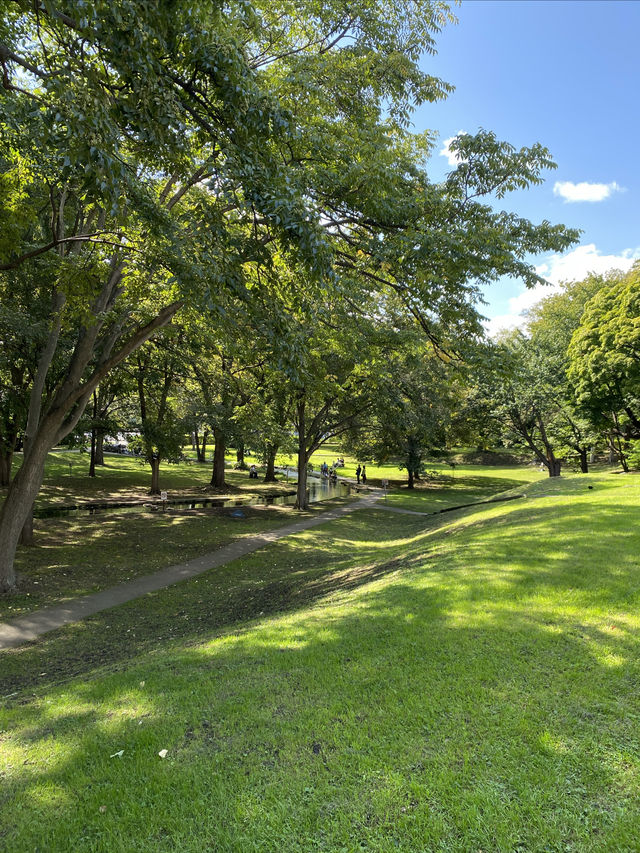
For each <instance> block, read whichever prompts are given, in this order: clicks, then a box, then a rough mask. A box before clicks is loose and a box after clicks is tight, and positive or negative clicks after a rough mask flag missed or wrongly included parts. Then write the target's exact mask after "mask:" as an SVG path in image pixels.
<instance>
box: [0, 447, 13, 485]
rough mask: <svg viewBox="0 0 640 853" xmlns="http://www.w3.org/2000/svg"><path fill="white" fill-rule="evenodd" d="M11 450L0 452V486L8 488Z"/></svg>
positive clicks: (11, 457) (11, 459)
mask: <svg viewBox="0 0 640 853" xmlns="http://www.w3.org/2000/svg"><path fill="white" fill-rule="evenodd" d="M12 461H13V450H11V451H8V450H0V486H8V485H9V483H10V482H11V463H12Z"/></svg>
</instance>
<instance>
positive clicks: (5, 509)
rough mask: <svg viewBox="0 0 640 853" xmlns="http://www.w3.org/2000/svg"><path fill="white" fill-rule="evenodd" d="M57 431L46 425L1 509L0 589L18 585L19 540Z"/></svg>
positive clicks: (27, 520)
mask: <svg viewBox="0 0 640 853" xmlns="http://www.w3.org/2000/svg"><path fill="white" fill-rule="evenodd" d="M55 434H56V431H55V430H51V429H46V428H44V427H43V429H42V430H41V431H40V434H39V435H38V436H37V437H36V440H35V441H34V442H33V443H32V445H31V450H30V452H29V454H28V455H26V454H25V458H24V459H23V461H22V465H21V466H20V468H19V469H18V471H17V473H16V475H15V477H14V478H13V480H12V481H11V484H10V485H9V491H8V492H7V498H6V500H5V502H4V504H3V505H2V508H1V509H0V592H8V591H10V590H12V589H15V585H16V575H15V568H14V560H15V556H16V549H17V547H18V540H19V539H20V534H21V531H22V529H23V526H24V525H25V522H26V523H27V526H29V519H31V518H32V512H33V502H34V501H35V499H36V497H37V495H38V491H39V489H40V484H41V482H42V478H43V475H44V463H45V460H46V458H47V453H48V451H49V447H50V446H53V444H54V437H55ZM32 524H33V522H32V521H31V525H32ZM32 529H33V528H32Z"/></svg>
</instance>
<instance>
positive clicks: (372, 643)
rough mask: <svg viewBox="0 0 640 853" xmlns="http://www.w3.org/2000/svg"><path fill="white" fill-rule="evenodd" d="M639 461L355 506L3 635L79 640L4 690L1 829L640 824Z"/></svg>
mask: <svg viewBox="0 0 640 853" xmlns="http://www.w3.org/2000/svg"><path fill="white" fill-rule="evenodd" d="M577 480H578V481H580V482H582V481H581V480H580V478H577ZM639 481H640V478H638V477H635V476H634V477H628V478H617V479H616V478H614V477H610V478H607V477H601V478H594V479H593V481H591V482H592V483H593V485H594V489H593V490H590V491H588V490H585V491H584V492H583V490H582V489H583V486H580V485H576V484H575V483H574V482H573V481H572V480H569V479H567V480H565V481H564V483H561V484H560V485H559V486H556V485H555V484H554V487H553V489H551V490H546V491H544V493H541V494H539V495H537V494H534V495H533V496H532V497H528V498H526V499H525V500H524V501H514V502H513V503H507V504H496V505H489V506H484V507H481V508H474V509H472V510H466V511H460V512H456V513H453V514H451V515H445V516H442V517H440V518H439V519H437V520H434V519H424V518H420V517H416V516H406V515H397V514H393V513H385V512H384V511H383V510H379V509H373V510H366V511H362V512H361V513H358V514H355V515H353V516H350V517H347V518H343V519H341V520H340V521H337V522H333V523H331V524H329V525H326V526H322V527H320V528H316V529H315V530H313V531H306V532H305V533H304V534H301V535H298V536H296V537H292V538H291V539H290V540H282V541H280V542H278V543H276V544H275V545H273V546H269V548H266V549H263V550H262V551H260V552H257V553H255V554H252V555H250V556H249V557H247V558H244V559H243V560H241V561H238V563H237V565H236V566H235V567H231V566H229V567H227V568H226V572H225V574H224V575H223V574H222V573H220V574H217V575H216V576H212V577H211V578H209V579H208V580H207V582H206V583H205V582H204V579H203V578H201V579H199V582H198V583H196V582H195V581H192V582H189V583H186V584H182V585H180V586H179V587H175V588H174V589H172V590H166V591H164V592H161V593H158V594H157V595H155V596H153V597H150V598H148V599H147V600H145V602H144V603H141V602H138V603H131V604H130V605H127V606H126V607H122V608H118V609H117V610H115V611H113V612H111V613H110V614H102V615H101V616H99V617H94V618H93V619H92V620H90V621H89V622H88V623H87V625H86V626H85V631H84V632H82V633H80V632H78V631H72V630H68V631H65V632H60V636H59V637H58V638H57V639H53V638H52V639H50V640H48V641H47V642H46V643H43V644H42V646H41V647H40V652H39V653H38V651H37V649H33V650H24V651H23V652H21V653H19V654H13V653H12V654H11V658H12V659H14V660H15V663H16V667H19V668H20V670H21V672H23V673H24V672H26V671H27V670H29V668H31V670H32V671H33V673H34V674H37V673H38V672H39V671H40V670H42V671H45V661H47V662H48V663H54V662H55V661H57V662H58V663H59V662H60V661H62V660H64V659H65V656H67V658H69V659H70V655H71V648H72V646H73V645H74V644H75V651H76V654H77V655H85V656H86V659H85V661H84V669H83V670H82V672H83V674H82V677H80V678H75V679H72V680H70V681H68V682H67V683H66V684H62V685H59V686H57V687H56V686H47V685H46V680H45V681H42V682H41V683H40V685H39V686H35V687H30V688H29V690H28V691H22V690H20V689H19V693H18V696H16V697H13V698H12V699H9V700H6V701H5V703H4V705H5V707H4V708H3V710H2V711H1V712H0V714H1V722H0V728H2V729H3V730H4V734H3V735H2V736H3V737H5V739H4V740H3V741H2V747H3V749H2V753H3V755H4V756H5V759H4V760H5V761H6V764H5V766H4V767H3V772H4V773H5V775H4V777H3V794H4V796H5V800H4V802H3V804H2V808H3V809H4V814H3V826H4V827H5V836H4V837H3V842H4V843H5V845H6V846H7V849H11V850H18V851H23V850H24V851H27V850H33V849H36V848H38V847H40V848H44V849H47V850H53V851H56V850H60V851H62V850H68V849H74V850H76V849H77V850H99V849H105V850H106V849H108V850H109V851H111V850H115V851H128V850H146V851H156V850H163V851H164V850H166V851H169V850H176V849H179V850H180V851H183V850H185V851H194V853H195V851H200V850H203V849H215V850H222V851H237V850H243V851H244V850H264V851H267V850H279V851H280V850H282V851H307V850H325V851H332V853H333V851H337V850H348V851H356V850H367V849H368V850H375V851H391V850H403V851H406V853H409V851H412V852H413V851H416V850H429V851H431V850H434V851H445V850H446V851H451V850H456V851H461V853H462V851H469V850H491V851H493V850H495V851H515V850H520V851H543V850H555V851H560V850H562V851H566V850H571V851H576V853H582V851H601V850H609V851H621V850H628V851H631V850H634V849H636V847H637V838H638V837H639V835H640V788H639V784H638V783H639V782H640V779H639V773H640V736H639V734H638V720H640V700H639V698H638V689H637V687H638V684H639V683H640V664H639V663H638V661H639V660H640V655H639V654H638V652H639V651H640V649H639V648H638V641H639V636H640V635H639V633H638V628H639V627H640V625H639V624H638V623H639V621H640V617H638V613H640V607H639V606H638V605H640V586H639V584H638V574H639V572H640V567H639V566H638V562H639V561H638V558H637V554H638V553H639V552H640V548H638V545H639V544H640V543H639V542H638V533H637V528H636V526H635V524H634V523H633V521H634V519H635V516H636V514H637V511H638V506H639V505H640V493H639V488H638V486H639ZM532 488H533V487H532ZM385 542H386V545H385ZM335 543H339V544H337V546H336V547H332V545H334V544H335ZM398 543H401V544H398ZM365 566H368V567H370V572H369V574H367V575H366V576H365V577H364V578H361V579H360V581H358V582H355V583H353V584H348V583H344V582H341V583H339V584H328V585H327V586H326V587H322V586H320V589H319V590H318V589H316V591H315V592H314V594H313V596H312V597H309V598H305V596H304V595H303V594H300V590H301V589H304V587H305V586H307V587H314V585H318V584H321V583H322V578H323V577H328V576H332V577H333V576H336V575H339V576H340V577H341V578H342V579H343V581H344V577H345V576H346V575H347V574H348V572H349V571H351V573H352V574H354V575H355V574H357V572H358V571H361V570H362V569H363V567H365ZM291 572H293V573H294V574H295V583H292V584H289V573H291ZM345 573H346V574H345ZM225 584H226V585H225ZM284 588H286V589H287V590H288V593H287V595H286V596H283V597H281V598H278V589H281V590H282V589H284ZM260 591H261V592H260ZM224 594H226V595H227V596H233V595H237V596H238V598H237V603H238V605H240V604H242V605H244V606H245V607H246V610H245V613H246V615H247V616H248V617H249V618H248V619H244V618H239V619H238V618H236V621H235V622H231V623H229V622H226V623H225V622H224V620H222V621H220V622H218V623H215V622H214V621H210V622H208V623H207V622H198V621H197V620H198V619H199V617H200V616H202V615H203V614H205V613H209V614H211V613H212V612H213V610H214V609H215V608H216V607H217V608H219V611H218V612H219V613H220V615H221V616H223V615H224V614H223V613H222V610H221V609H220V608H221V607H222V604H221V598H222V597H223V596H224ZM251 597H255V601H254V603H253V608H252V609H251V608H249V607H248V605H249V599H250V598H251ZM283 608H284V610H285V612H278V611H279V610H280V611H282V610H283ZM261 610H262V611H263V612H262V613H261V612H260V611H261ZM233 612H235V613H236V615H237V613H238V611H237V610H236V611H232V613H233ZM183 615H187V616H189V617H190V619H189V620H183V621H184V622H185V623H186V622H189V623H190V625H182V629H181V631H179V632H177V633H176V634H175V635H174V636H173V639H167V631H168V627H169V626H170V625H172V624H175V623H176V622H177V620H179V619H181V618H182V616H183ZM231 615H232V614H231ZM192 620H193V621H192ZM107 626H109V627H108V628H107ZM133 627H135V630H136V633H137V634H138V635H139V634H141V633H142V634H144V635H145V640H144V642H140V644H139V645H137V646H136V648H134V649H133V650H130V651H133V653H134V655H135V652H136V649H137V652H138V654H137V656H134V657H131V656H129V657H127V656H126V655H124V654H123V652H122V647H120V646H118V645H117V643H116V642H115V640H116V638H117V637H118V636H122V635H123V634H125V633H126V631H127V629H130V628H133ZM155 630H158V631H162V633H163V637H162V640H159V641H157V642H155V643H154V642H152V640H153V632H154V631H155ZM65 637H66V638H67V640H65V639H64V638H65ZM65 642H66V643H67V644H66V645H65ZM137 642H138V638H136V643H137ZM136 643H134V644H133V645H134V646H135V645H136ZM129 645H131V643H129ZM100 650H101V651H102V656H101V657H97V656H96V657H95V658H93V657H92V656H93V655H94V654H96V655H97V653H98V652H99V651H100ZM38 655H39V656H38ZM92 660H93V661H94V662H93V663H91V661H92ZM6 671H7V670H6V669H5V672H6ZM14 672H15V673H16V674H17V669H16V670H14ZM68 674H70V671H68ZM67 677H68V675H67ZM54 680H55V676H54ZM34 692H35V696H33V697H32V696H31V695H30V694H31V693H34ZM20 703H26V704H20ZM74 715H75V717H74ZM27 735H28V736H27ZM54 743H57V744H58V748H54V747H53V744H54ZM164 749H166V750H167V753H166V756H165V758H161V757H160V755H159V753H160V751H162V750H164ZM121 750H122V755H121V756H118V752H119V751H121ZM111 756H114V757H111ZM45 757H46V759H47V760H46V761H45ZM25 759H26V760H28V761H33V762H35V763H34V764H33V765H31V764H26V765H25V764H24V763H23V762H24V760H25ZM32 791H36V795H32V793H31V792H32ZM58 792H61V794H62V795H63V796H60V795H59V793H58ZM103 808H104V810H101V809H103ZM34 817H37V820H34Z"/></svg>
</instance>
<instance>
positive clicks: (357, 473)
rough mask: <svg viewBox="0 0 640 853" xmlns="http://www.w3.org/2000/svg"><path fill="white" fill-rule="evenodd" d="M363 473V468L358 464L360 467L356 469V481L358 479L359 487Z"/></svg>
mask: <svg viewBox="0 0 640 853" xmlns="http://www.w3.org/2000/svg"><path fill="white" fill-rule="evenodd" d="M361 471H362V468H361V467H360V465H359V464H358V467H357V468H356V479H357V481H358V485H360V472H361Z"/></svg>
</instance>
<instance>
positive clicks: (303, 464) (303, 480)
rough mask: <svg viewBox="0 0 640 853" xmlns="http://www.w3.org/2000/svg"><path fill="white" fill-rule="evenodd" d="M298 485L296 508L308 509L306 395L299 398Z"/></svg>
mask: <svg viewBox="0 0 640 853" xmlns="http://www.w3.org/2000/svg"><path fill="white" fill-rule="evenodd" d="M297 410H298V411H297V415H298V424H297V426H298V485H297V488H296V504H295V506H296V509H300V510H302V509H307V508H308V506H309V492H308V491H307V463H308V462H309V454H308V453H307V444H306V439H307V435H306V423H305V401H304V397H303V398H302V399H300V400H298V406H297Z"/></svg>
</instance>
